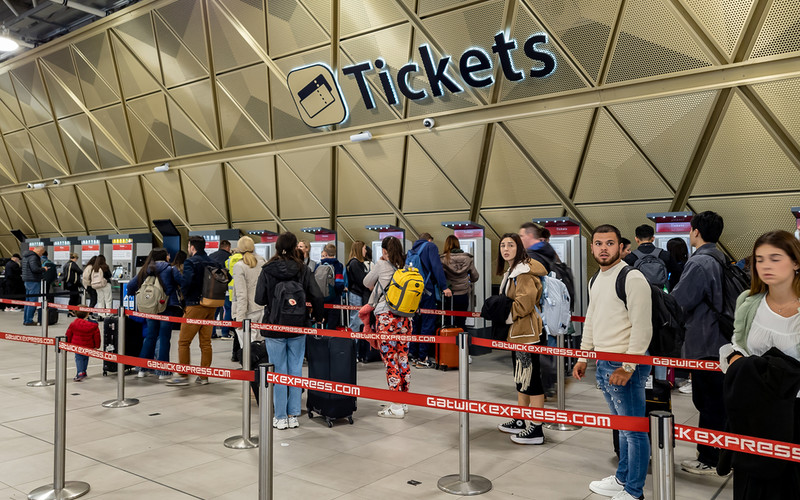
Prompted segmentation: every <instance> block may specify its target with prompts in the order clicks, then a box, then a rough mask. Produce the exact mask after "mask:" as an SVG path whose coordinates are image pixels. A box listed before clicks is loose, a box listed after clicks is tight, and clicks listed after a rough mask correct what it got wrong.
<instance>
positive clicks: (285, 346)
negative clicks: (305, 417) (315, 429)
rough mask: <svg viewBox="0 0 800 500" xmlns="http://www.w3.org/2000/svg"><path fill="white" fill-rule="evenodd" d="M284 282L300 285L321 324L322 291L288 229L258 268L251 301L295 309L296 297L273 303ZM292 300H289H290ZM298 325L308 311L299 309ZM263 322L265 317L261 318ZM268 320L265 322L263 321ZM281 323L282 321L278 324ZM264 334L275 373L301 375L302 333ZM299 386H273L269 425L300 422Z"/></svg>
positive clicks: (306, 324)
mask: <svg viewBox="0 0 800 500" xmlns="http://www.w3.org/2000/svg"><path fill="white" fill-rule="evenodd" d="M285 282H296V283H299V284H300V288H302V292H303V294H304V295H305V299H304V300H305V301H306V302H311V315H312V317H313V318H314V321H315V322H317V323H321V322H322V321H323V320H324V319H325V309H324V307H323V300H322V292H320V290H319V287H318V286H317V282H316V281H315V280H314V274H313V273H312V272H311V269H309V268H308V266H306V265H305V263H304V262H303V257H302V254H301V253H300V252H299V251H298V249H297V237H296V236H295V235H294V234H293V233H290V232H286V233H283V234H281V235H280V236H278V241H276V242H275V255H274V256H273V257H272V258H271V259H270V260H269V261H268V262H267V263H266V264H265V265H264V267H263V268H262V269H261V274H260V275H259V277H258V284H257V285H256V295H255V302H256V304H258V305H260V306H268V310H269V311H278V310H281V311H282V310H284V309H285V308H289V306H291V308H295V307H296V306H297V305H298V304H297V302H298V300H297V299H289V303H288V305H287V304H276V303H275V302H274V299H275V298H276V296H275V290H276V287H278V286H280V285H281V284H282V283H285ZM290 286H291V285H290V284H286V285H283V286H282V287H281V288H282V289H283V290H289V289H290ZM292 301H293V302H292ZM303 310H304V313H303V319H302V320H301V322H302V323H303V324H301V325H288V326H304V327H309V326H311V321H310V320H309V318H308V314H307V313H305V308H303ZM268 314H269V312H268ZM265 321H266V320H265ZM266 322H269V321H266ZM279 324H282V323H279ZM262 335H264V337H266V339H265V340H264V343H265V344H266V347H267V353H268V354H269V360H270V362H271V363H274V364H275V372H276V373H283V374H286V375H292V376H297V377H300V376H302V374H303V356H304V354H305V351H306V338H305V335H300V334H295V333H287V332H281V331H262ZM301 392H302V391H301V389H300V388H299V387H286V386H285V385H276V386H275V389H274V391H273V402H274V405H275V406H274V408H275V413H274V417H273V419H272V426H273V427H274V428H276V429H286V428H290V429H292V428H295V427H298V426H299V425H300V423H299V422H298V420H297V417H298V416H300V412H301V409H300V399H301Z"/></svg>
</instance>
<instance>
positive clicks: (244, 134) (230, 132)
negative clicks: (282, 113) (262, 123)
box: [218, 75, 269, 148]
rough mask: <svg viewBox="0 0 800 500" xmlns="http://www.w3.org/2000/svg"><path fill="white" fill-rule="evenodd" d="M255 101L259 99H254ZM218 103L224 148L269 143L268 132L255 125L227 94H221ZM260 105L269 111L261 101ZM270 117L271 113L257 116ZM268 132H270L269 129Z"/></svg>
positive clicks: (250, 117)
mask: <svg viewBox="0 0 800 500" xmlns="http://www.w3.org/2000/svg"><path fill="white" fill-rule="evenodd" d="M265 76H266V75H265ZM253 100H257V99H255V98H253ZM218 103H219V104H218V105H219V115H220V125H221V127H222V144H223V147H226V148H230V147H234V146H242V145H245V144H259V143H263V142H268V139H267V137H268V136H267V132H266V131H264V130H261V129H260V127H258V126H257V125H254V124H253V121H255V119H254V118H253V117H252V116H251V115H250V114H249V113H248V114H247V115H245V113H242V111H241V110H240V108H239V106H238V105H237V104H235V103H234V102H233V101H232V100H231V99H230V98H229V97H228V95H227V94H225V93H224V92H219V97H218ZM260 103H261V104H263V106H264V107H265V108H267V111H268V104H267V103H266V102H264V101H260ZM268 115H269V112H267V113H266V114H259V115H256V116H259V117H266V116H268ZM267 130H269V128H267Z"/></svg>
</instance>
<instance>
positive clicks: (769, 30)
mask: <svg viewBox="0 0 800 500" xmlns="http://www.w3.org/2000/svg"><path fill="white" fill-rule="evenodd" d="M798 19H800V3H798V2H797V0H774V1H773V2H772V5H771V6H770V9H769V13H768V14H767V18H766V20H765V21H764V24H763V26H762V27H761V32H760V33H759V35H758V39H756V43H755V45H754V46H753V52H752V54H751V55H750V57H751V58H756V57H768V56H774V55H778V54H787V53H789V52H794V51H797V50H800V37H798V36H797V20H798Z"/></svg>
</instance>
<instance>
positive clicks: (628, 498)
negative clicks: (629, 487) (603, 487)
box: [611, 490, 644, 500]
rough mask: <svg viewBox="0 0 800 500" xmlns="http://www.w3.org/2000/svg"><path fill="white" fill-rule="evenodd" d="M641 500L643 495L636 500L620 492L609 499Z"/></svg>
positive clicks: (628, 494)
mask: <svg viewBox="0 0 800 500" xmlns="http://www.w3.org/2000/svg"><path fill="white" fill-rule="evenodd" d="M643 498H644V495H642V496H641V497H639V498H636V497H635V496H633V495H631V494H630V493H628V492H627V491H625V490H622V491H620V492H619V493H617V494H616V495H614V496H613V497H611V500H641V499H643Z"/></svg>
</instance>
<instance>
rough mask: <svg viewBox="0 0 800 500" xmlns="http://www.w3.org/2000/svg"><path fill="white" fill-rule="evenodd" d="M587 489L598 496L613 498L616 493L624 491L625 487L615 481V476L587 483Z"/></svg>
mask: <svg viewBox="0 0 800 500" xmlns="http://www.w3.org/2000/svg"><path fill="white" fill-rule="evenodd" d="M589 489H590V490H592V491H593V492H594V493H597V494H598V495H603V496H605V497H613V496H614V495H616V494H617V493H620V492H622V491H625V485H624V484H620V482H619V481H617V476H613V475H612V476H608V477H606V478H603V479H601V480H599V481H592V482H591V483H589Z"/></svg>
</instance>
